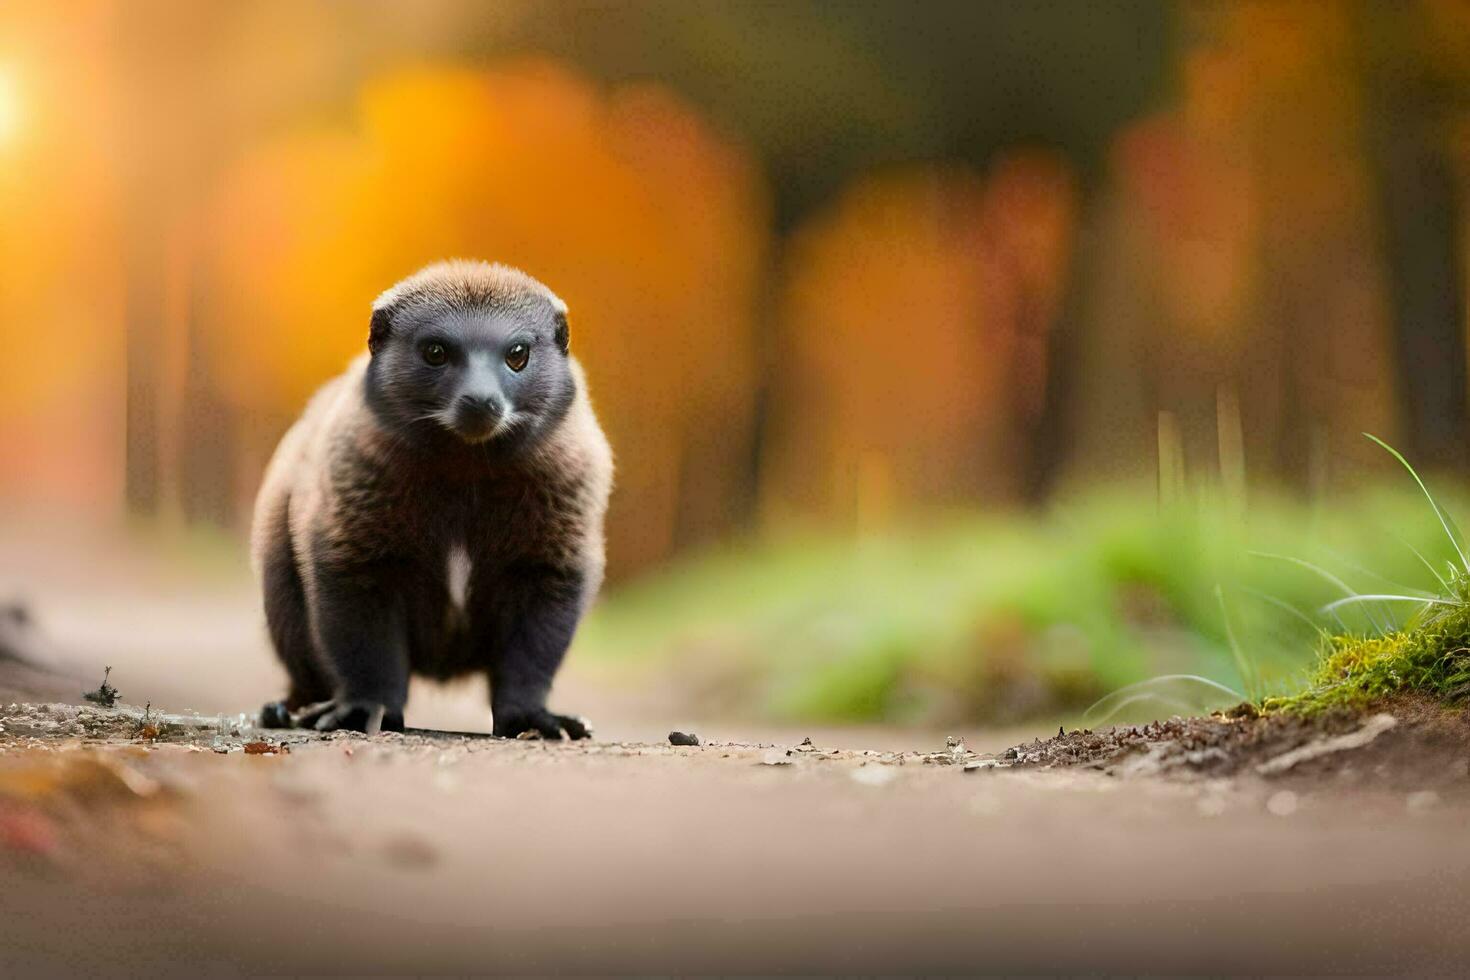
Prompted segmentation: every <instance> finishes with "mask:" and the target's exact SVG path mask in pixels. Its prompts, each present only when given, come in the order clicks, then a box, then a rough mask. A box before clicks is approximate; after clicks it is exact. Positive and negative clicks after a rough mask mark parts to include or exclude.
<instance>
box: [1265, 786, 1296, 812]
mask: <svg viewBox="0 0 1470 980" xmlns="http://www.w3.org/2000/svg"><path fill="white" fill-rule="evenodd" d="M1298 802H1299V801H1298V800H1297V795H1296V794H1295V793H1293V792H1292V791H1291V790H1289V789H1283V790H1281V791H1279V792H1276V793H1272V794H1271V796H1270V798H1269V799H1267V800H1266V809H1267V810H1269V811H1270V812H1271V813H1273V814H1275V815H1276V816H1278V817H1289V816H1291V815H1292V814H1293V813H1295V812H1296V808H1297V805H1298Z"/></svg>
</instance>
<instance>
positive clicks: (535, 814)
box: [0, 528, 1470, 976]
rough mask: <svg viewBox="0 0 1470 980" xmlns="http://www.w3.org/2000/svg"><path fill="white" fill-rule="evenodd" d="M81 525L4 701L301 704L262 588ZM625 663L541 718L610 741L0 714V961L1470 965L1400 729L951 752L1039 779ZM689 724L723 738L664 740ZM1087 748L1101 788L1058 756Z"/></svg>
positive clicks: (1449, 828) (908, 968)
mask: <svg viewBox="0 0 1470 980" xmlns="http://www.w3.org/2000/svg"><path fill="white" fill-rule="evenodd" d="M74 536H75V537H76V542H75V547H73V548H71V549H69V550H68V549H67V548H66V547H64V544H65V541H64V539H63V537H62V535H61V532H59V531H57V530H56V529H52V528H42V529H39V530H37V531H36V532H35V533H34V537H35V539H36V541H38V542H39V544H38V545H37V546H35V547H31V548H26V547H24V545H25V541H24V540H23V539H22V538H21V537H19V536H17V535H16V534H13V533H12V534H9V535H7V538H6V547H5V548H4V549H3V550H0V598H3V597H4V596H6V595H21V596H23V597H25V598H27V599H29V600H31V602H32V605H33V607H34V609H35V610H36V611H37V614H38V615H37V622H38V624H39V627H40V628H42V629H44V631H45V633H44V638H45V641H46V642H45V643H44V649H43V653H44V655H45V656H46V658H47V659H48V660H50V661H51V662H52V663H53V664H54V665H56V666H59V667H60V668H61V669H62V670H63V671H64V672H66V673H67V674H69V675H70V676H68V677H65V678H63V679H60V680H58V679H57V678H56V677H55V676H43V675H41V674H29V673H28V674H25V676H24V677H23V678H22V680H24V684H23V685H21V686H20V687H18V688H17V689H16V690H15V695H16V696H15V698H14V699H15V700H17V701H23V700H36V699H39V698H46V697H70V698H75V697H76V695H77V694H79V693H80V690H81V688H82V687H83V686H86V687H91V686H95V685H96V683H97V682H98V681H100V680H101V677H100V676H98V669H99V668H100V666H101V665H103V664H111V665H112V666H113V667H114V668H115V669H114V673H113V678H112V679H113V682H114V683H115V684H116V685H117V686H118V687H120V688H121V689H122V691H123V695H124V697H125V698H126V699H128V700H129V701H134V702H142V701H145V700H151V701H152V702H153V703H154V704H155V705H165V706H168V707H169V708H170V709H173V710H182V709H183V708H185V707H189V708H196V709H199V710H200V711H202V712H216V711H239V710H243V709H247V708H253V707H255V706H256V705H258V704H259V703H261V702H262V701H264V700H266V699H267V698H270V697H273V696H277V695H278V694H279V684H280V679H279V676H278V672H277V670H276V668H275V667H274V665H273V664H272V661H271V658H270V656H269V653H268V652H267V651H266V649H265V647H264V641H263V636H262V633H261V629H260V623H259V613H258V610H257V609H256V607H255V600H254V596H253V593H252V592H251V590H250V588H249V585H248V581H246V580H245V579H244V578H243V575H242V574H241V573H242V572H243V569H237V570H235V571H234V572H228V573H222V574H221V575H220V576H219V577H218V578H216V579H211V580H209V581H208V582H200V581H198V580H197V577H196V578H189V577H186V576H181V575H179V574H177V573H176V572H175V571H172V570H171V569H170V568H169V567H162V568H161V567H159V566H158V565H157V564H156V563H154V562H151V561H141V560H139V559H138V557H137V555H138V552H137V550H136V549H133V550H130V549H129V547H128V546H127V545H126V543H125V542H124V543H121V544H119V545H118V546H117V547H116V548H115V549H113V550H110V551H109V550H108V549H107V548H106V547H104V546H103V544H102V543H101V540H102V539H100V538H99V536H98V535H96V534H95V533H92V532H90V531H86V530H85V529H84V530H79V531H77V532H75V535H74ZM80 679H85V684H84V685H83V684H79V683H77V680H80ZM616 680H617V678H614V677H608V676H606V675H602V674H598V673H597V672H596V671H589V670H587V669H586V665H584V664H583V663H582V662H581V661H580V660H579V659H578V658H577V657H576V656H575V655H574V657H573V659H572V662H571V669H570V672H569V673H568V675H567V676H566V678H565V679H564V680H563V681H560V682H559V684H558V690H557V702H556V703H557V704H558V705H559V706H561V707H563V708H566V709H572V710H577V711H579V712H586V713H587V714H589V715H591V716H592V717H593V718H594V719H595V720H596V721H598V722H600V723H601V726H600V730H599V732H600V735H601V737H602V738H604V739H607V740H608V741H600V742H595V743H593V744H577V745H570V744H545V743H535V742H502V741H489V740H484V739H467V740H457V739H450V740H443V739H422V738H401V737H392V736H389V737H382V738H379V739H377V740H374V741H368V740H364V739H360V738H346V737H340V738H330V739H310V740H308V741H304V742H301V743H300V744H293V745H291V746H290V751H289V752H288V753H285V754H282V753H279V752H275V753H264V754H247V753H246V751H245V749H244V746H245V745H246V744H247V743H248V742H250V741H252V740H253V739H255V738H258V737H262V736H260V735H259V733H252V732H249V731H245V730H241V731H238V732H236V733H232V732H231V731H230V725H229V724H226V725H225V726H224V730H223V732H221V731H220V728H219V725H218V722H217V720H215V719H208V720H206V721H205V722H204V723H203V724H204V727H202V728H194V729H188V728H184V729H178V730H169V729H167V728H164V730H162V731H160V732H159V733H158V735H159V738H157V739H155V740H149V739H146V738H141V737H140V736H141V735H143V734H145V733H143V732H142V731H141V728H142V726H141V725H140V724H139V722H138V719H137V718H136V715H135V714H133V715H130V714H128V713H125V712H124V713H106V712H101V711H98V710H96V709H94V708H92V707H91V706H87V707H86V708H85V710H82V709H78V708H77V707H75V706H72V707H58V708H48V709H46V710H45V711H44V712H43V711H38V710H36V709H33V708H27V707H23V706H20V705H18V706H17V707H16V708H15V709H14V710H11V709H9V708H8V707H6V705H8V703H9V700H10V699H8V698H7V699H5V700H4V701H0V727H4V728H5V731H4V732H0V965H3V967H4V970H3V972H4V973H5V975H7V976H11V975H14V976H20V975H53V974H55V973H56V972H58V970H61V969H67V970H70V971H72V972H87V973H105V974H107V975H113V974H120V973H128V974H135V973H142V974H149V975H154V976H156V975H173V974H179V973H186V974H189V975H201V974H215V973H225V974H258V973H280V972H320V971H334V970H335V971H340V972H355V973H361V972H381V971H399V972H403V971H419V972H428V971H443V972H472V971H517V972H550V971H560V970H585V971H598V972H689V971H699V970H708V971H726V972H769V971H775V970H781V971H806V972H864V973H872V972H883V971H894V972H897V971H902V972H916V971H924V970H929V971H939V970H951V971H956V970H958V971H969V972H974V971H1003V970H1043V971H1046V970H1050V971H1059V970H1073V971H1077V970H1090V971H1099V970H1129V971H1136V972H1141V971H1150V972H1180V971H1186V970H1193V971H1211V972H1225V971H1236V972H1247V971H1248V972H1265V971H1278V972H1288V971H1293V972H1300V971H1318V972H1320V971H1329V970H1331V971H1347V970H1394V971H1426V970H1437V971H1443V972H1450V971H1452V970H1457V968H1459V967H1460V965H1461V964H1462V963H1463V962H1464V959H1465V956H1466V954H1467V953H1470V938H1467V937H1470V930H1467V929H1466V928H1465V923H1466V922H1467V921H1470V887H1467V886H1470V845H1467V843H1466V836H1465V827H1466V822H1467V816H1470V778H1467V776H1466V760H1467V754H1466V752H1465V750H1464V748H1463V742H1455V741H1454V739H1449V740H1447V741H1445V742H1443V743H1442V744H1441V745H1440V751H1438V752H1437V753H1436V754H1432V755H1426V756H1423V757H1422V759H1423V760H1428V761H1427V762H1424V763H1423V764H1420V763H1417V762H1414V761H1413V760H1414V759H1416V758H1421V757H1416V756H1413V755H1410V756H1407V757H1406V756H1404V755H1403V754H1402V753H1396V750H1395V746H1396V745H1398V746H1400V747H1402V746H1404V745H1411V746H1412V745H1413V744H1416V743H1414V742H1413V740H1412V738H1411V737H1410V733H1411V732H1412V730H1413V729H1412V725H1410V724H1408V723H1409V722H1412V721H1414V719H1413V718H1412V717H1408V716H1407V715H1406V716H1405V724H1404V725H1402V726H1399V727H1395V728H1394V729H1393V730H1391V731H1389V732H1387V733H1386V734H1382V735H1380V736H1377V737H1375V738H1374V739H1373V740H1372V741H1371V742H1369V743H1366V744H1365V745H1363V746H1359V747H1356V748H1349V749H1344V750H1342V751H1341V752H1340V753H1338V754H1336V755H1334V756H1333V757H1332V758H1330V759H1329V758H1326V757H1322V758H1319V759H1317V760H1315V761H1313V760H1308V761H1306V762H1303V763H1301V764H1296V765H1293V766H1292V767H1290V768H1288V769H1287V770H1284V771H1282V772H1279V773H1275V774H1269V775H1267V774H1261V773H1259V772H1257V771H1256V769H1255V766H1256V765H1258V764H1260V763H1261V762H1264V761H1267V760H1268V759H1269V758H1274V757H1276V756H1279V755H1281V754H1282V753H1283V752H1287V751H1292V750H1293V749H1294V748H1295V747H1299V745H1298V743H1300V742H1310V741H1312V740H1314V739H1316V738H1318V737H1319V736H1320V737H1336V736H1341V735H1351V734H1352V732H1353V731H1354V730H1356V729H1355V728H1353V726H1352V725H1350V726H1349V727H1348V728H1347V729H1345V730H1342V731H1333V732H1321V733H1298V734H1299V735H1302V737H1301V738H1297V739H1296V740H1295V741H1292V742H1291V743H1290V744H1287V743H1285V742H1275V743H1269V744H1266V745H1264V747H1259V746H1258V747H1259V748H1261V751H1260V752H1259V753H1257V754H1256V755H1251V756H1249V759H1250V760H1251V764H1250V765H1241V766H1229V765H1227V766H1219V765H1213V764H1211V761H1210V760H1211V758H1212V757H1210V756H1209V753H1208V750H1209V749H1210V748H1211V747H1212V745H1218V744H1228V743H1229V739H1230V738H1232V737H1234V735H1235V734H1238V732H1239V730H1238V729H1233V728H1228V727H1227V728H1225V729H1223V730H1222V731H1223V732H1224V735H1223V736H1222V737H1225V738H1226V742H1225V743H1220V742H1218V740H1217V741H1212V739H1213V738H1214V736H1210V737H1206V736H1205V735H1204V734H1202V733H1196V734H1200V741H1199V743H1198V744H1195V743H1191V742H1188V741H1180V742H1178V743H1177V749H1178V751H1177V752H1176V751H1175V750H1174V749H1166V750H1160V749H1157V748H1156V747H1155V746H1156V744H1157V743H1158V735H1157V731H1154V732H1152V733H1151V732H1150V731H1144V730H1127V731H1125V732H1123V733H1120V734H1119V735H1118V736H1117V738H1116V739H1114V740H1112V741H1109V740H1108V739H1100V738H1096V737H1095V736H1094V735H1088V734H1085V733H1076V734H1069V735H1068V736H1067V738H1066V739H1064V740H1060V741H1040V742H1034V743H1033V742H1029V741H1028V742H1027V744H1026V745H1025V746H1021V747H1020V748H1019V750H1018V752H1017V753H1016V758H1013V759H1005V758H1004V750H1005V748H1006V747H1007V746H1008V745H1011V744H1013V743H1017V742H1020V741H1022V739H1023V738H1024V739H1027V740H1029V739H1031V738H1032V737H1033V736H1036V735H1042V736H1044V735H1046V734H1049V733H1048V732H1045V731H1039V732H1026V733H994V732H989V733H987V732H972V733H963V734H965V736H966V739H965V741H966V746H967V748H968V749H973V750H975V752H977V753H997V754H998V756H999V759H1000V761H1002V762H1007V763H1018V764H1017V765H1010V766H1006V767H1001V766H991V765H981V764H980V763H981V762H982V760H980V759H979V758H977V757H975V756H974V755H971V754H967V753H960V754H958V755H956V754H955V753H952V752H951V751H950V750H949V749H948V747H947V746H946V745H945V742H944V735H943V733H932V734H926V733H919V732H913V731H904V730H895V729H868V730H848V731H839V732H824V731H820V730H803V731H763V730H760V729H756V728H751V727H745V726H735V725H719V724H716V723H713V722H711V721H710V720H709V719H701V718H699V717H695V718H690V717H688V716H687V715H686V714H685V713H684V712H685V711H687V710H688V709H687V708H681V707H680V706H678V705H671V704H669V703H667V702H666V701H665V702H662V703H660V702H658V701H657V699H648V698H646V697H645V696H644V695H642V694H640V693H638V692H632V693H630V692H628V691H627V690H625V689H620V688H618V687H617V686H616V684H615V682H616ZM150 718H151V716H150ZM488 720H489V719H488V713H487V712H486V710H485V702H484V693H483V691H477V690H474V689H460V690H457V691H456V690H451V691H436V690H435V689H432V688H417V689H416V690H415V693H414V696H413V700H412V701H411V703H410V706H409V722H410V724H417V725H422V726H433V727H440V728H457V729H472V728H482V727H484V726H485V725H486V723H487V722H488ZM1354 724H1356V723H1354ZM690 726H692V727H693V728H694V730H695V731H696V732H698V733H699V734H700V735H701V736H703V737H705V738H706V740H707V744H705V745H704V746H702V747H699V748H678V749H675V748H671V747H669V746H668V745H667V744H664V743H663V738H664V736H665V734H666V733H667V732H668V730H669V729H670V728H681V729H686V730H687V729H688V728H689V727H690ZM1053 730H1054V729H1053ZM1217 734H1218V733H1217ZM805 735H810V736H811V737H812V740H813V743H814V744H813V746H811V747H802V746H801V745H800V743H801V741H802V737H803V736H805ZM264 737H267V738H270V739H272V740H279V739H280V738H282V737H283V736H280V735H278V734H271V735H268V736H264ZM284 739H285V740H286V741H288V742H295V741H298V739H299V736H297V735H294V734H292V735H286V736H284ZM733 739H739V740H741V741H742V742H744V743H749V744H743V745H731V744H719V743H724V742H725V741H726V740H733ZM1396 740H1397V741H1396ZM1094 743H1096V744H1094ZM1124 743H1126V744H1124ZM1120 746H1121V747H1122V748H1123V749H1126V750H1127V751H1125V752H1123V753H1121V754H1117V753H1115V752H1114V749H1117V748H1119V747H1120ZM216 748H223V749H225V750H226V751H224V752H216V751H215V749H216ZM833 749H837V750H838V751H837V752H836V753H835V754H834V753H833V752H832V750H833ZM864 749H867V750H870V751H869V752H867V753H865V752H864V751H863V750H864ZM788 750H790V751H791V754H790V755H787V754H786V753H787V751H788ZM903 750H907V751H903ZM773 752H774V754H772V753H773ZM1191 753H1203V754H1202V755H1200V756H1199V758H1198V761H1197V762H1192V761H1190V758H1189V756H1190V754H1191ZM1068 755H1070V756H1071V757H1072V758H1063V756H1068ZM1181 757H1182V758H1183V762H1180V761H1179V760H1180V758H1181ZM1237 758H1246V757H1245V756H1237ZM1078 759H1081V760H1082V761H1083V762H1084V763H1088V764H1094V765H1097V766H1098V767H1099V768H1096V769H1088V768H1076V767H1074V768H1067V769H1059V768H1045V767H1046V766H1047V765H1050V764H1052V763H1056V762H1067V761H1071V762H1075V761H1077V760H1078ZM1140 759H1151V760H1152V763H1151V767H1152V768H1150V766H1140V767H1138V768H1136V769H1129V770H1128V771H1126V772H1125V771H1124V767H1125V766H1128V765H1131V762H1130V760H1140ZM771 763H778V764H771ZM967 767H968V768H967ZM1340 772H1347V773H1349V777H1348V778H1341V777H1338V776H1336V775H1335V774H1337V773H1340Z"/></svg>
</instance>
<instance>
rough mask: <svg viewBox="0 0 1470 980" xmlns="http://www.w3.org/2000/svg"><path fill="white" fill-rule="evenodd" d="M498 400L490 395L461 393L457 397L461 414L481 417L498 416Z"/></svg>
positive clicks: (491, 417)
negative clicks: (458, 397)
mask: <svg viewBox="0 0 1470 980" xmlns="http://www.w3.org/2000/svg"><path fill="white" fill-rule="evenodd" d="M500 411H501V409H500V402H499V400H498V399H496V398H493V397H491V396H490V395H461V396H460V399H459V412H460V413H461V414H463V415H469V416H474V417H477V418H481V419H493V418H498V417H499V416H500Z"/></svg>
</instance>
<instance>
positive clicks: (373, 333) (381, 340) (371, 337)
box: [368, 306, 393, 354]
mask: <svg viewBox="0 0 1470 980" xmlns="http://www.w3.org/2000/svg"><path fill="white" fill-rule="evenodd" d="M392 332H393V307H391V306H377V307H374V308H373V319H372V322H371V323H370V324H369V325H368V353H369V354H376V353H377V352H378V351H380V350H382V349H383V345H384V344H386V343H387V342H388V335H389V334H390V333H392Z"/></svg>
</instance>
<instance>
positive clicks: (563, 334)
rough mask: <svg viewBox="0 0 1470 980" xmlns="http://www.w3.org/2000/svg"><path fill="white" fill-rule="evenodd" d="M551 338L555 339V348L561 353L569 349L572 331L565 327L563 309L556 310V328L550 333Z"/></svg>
mask: <svg viewBox="0 0 1470 980" xmlns="http://www.w3.org/2000/svg"><path fill="white" fill-rule="evenodd" d="M552 338H553V339H554V340H555V341H556V347H557V350H559V351H561V352H562V353H563V354H565V353H566V352H567V351H569V350H571V347H572V332H571V330H570V329H569V328H568V327H567V315H566V312H565V311H563V310H557V312H556V329H555V330H554V331H553V333H552Z"/></svg>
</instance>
